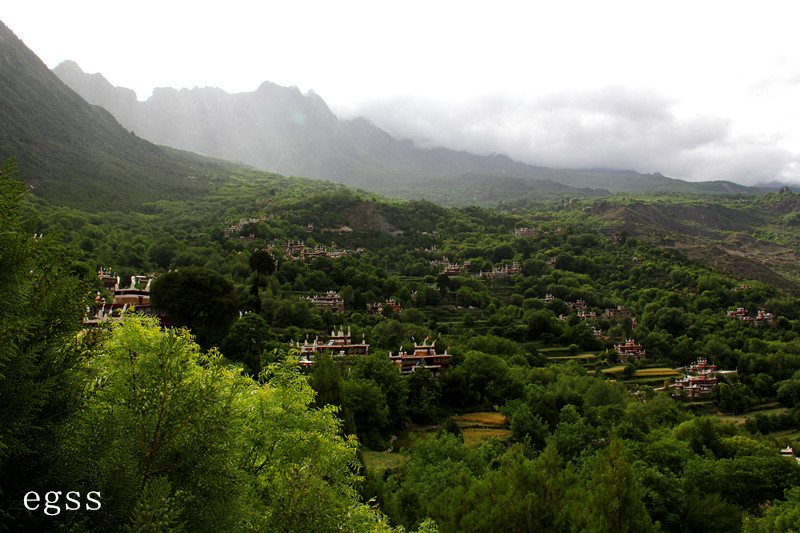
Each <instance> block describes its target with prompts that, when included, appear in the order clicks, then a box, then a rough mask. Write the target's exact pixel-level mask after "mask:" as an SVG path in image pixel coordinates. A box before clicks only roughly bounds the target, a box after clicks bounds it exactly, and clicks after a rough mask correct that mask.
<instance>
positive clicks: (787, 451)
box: [780, 446, 800, 465]
mask: <svg viewBox="0 0 800 533" xmlns="http://www.w3.org/2000/svg"><path fill="white" fill-rule="evenodd" d="M780 453H781V457H786V458H788V459H794V460H795V461H796V462H797V464H799V465H800V457H795V456H794V450H793V449H792V447H791V446H787V447H786V448H781V452H780Z"/></svg>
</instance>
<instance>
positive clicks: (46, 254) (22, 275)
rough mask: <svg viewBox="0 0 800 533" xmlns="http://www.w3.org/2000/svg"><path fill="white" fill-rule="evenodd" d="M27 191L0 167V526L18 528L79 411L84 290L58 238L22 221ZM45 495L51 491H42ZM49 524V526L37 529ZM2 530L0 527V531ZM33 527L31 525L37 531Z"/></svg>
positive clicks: (12, 168) (8, 166) (11, 167)
mask: <svg viewBox="0 0 800 533" xmlns="http://www.w3.org/2000/svg"><path fill="white" fill-rule="evenodd" d="M24 194H25V187H24V185H23V184H22V183H20V182H19V181H17V180H16V165H15V163H14V161H13V160H9V161H6V162H4V163H3V164H2V166H0V472H2V475H0V524H3V523H5V524H8V525H9V526H10V527H16V526H14V524H18V522H16V521H15V520H25V519H26V517H23V516H21V515H20V514H18V513H19V509H20V502H22V498H23V495H24V494H25V493H26V492H28V491H30V490H37V489H40V488H43V486H42V484H45V485H46V483H47V480H46V479H45V478H46V477H47V474H48V473H52V474H53V475H55V469H56V468H58V467H59V465H58V464H57V463H56V462H55V460H54V454H53V449H54V447H55V446H57V445H58V444H59V443H60V442H61V440H62V438H63V432H62V424H63V422H64V420H65V419H67V418H68V416H69V415H70V414H71V413H72V412H73V411H74V410H75V409H76V408H77V405H76V402H75V401H74V398H75V397H76V396H78V394H79V391H80V389H81V388H82V387H83V383H82V382H81V381H80V380H79V379H78V376H76V374H75V373H74V372H73V368H74V367H75V366H76V365H77V364H78V362H79V360H80V358H81V355H82V353H81V351H82V349H81V347H80V346H79V345H78V343H76V333H77V332H78V329H79V328H80V324H81V317H82V316H83V313H84V306H85V305H86V303H87V298H86V295H87V293H88V286H87V285H85V284H83V283H82V282H81V281H80V280H79V279H77V278H76V277H75V276H74V275H73V273H72V272H71V270H72V266H73V265H72V263H71V260H70V259H69V258H68V256H67V255H66V253H65V250H64V248H63V246H62V245H61V243H60V238H59V236H57V235H53V236H46V237H41V238H35V237H34V236H33V230H32V229H30V228H26V227H25V226H24V224H23V223H22V221H21V219H20V213H21V206H22V201H23V197H24ZM46 490H49V489H46ZM42 527H43V528H44V527H47V526H42ZM0 528H1V527H0ZM34 529H36V528H34Z"/></svg>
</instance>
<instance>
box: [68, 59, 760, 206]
mask: <svg viewBox="0 0 800 533" xmlns="http://www.w3.org/2000/svg"><path fill="white" fill-rule="evenodd" d="M53 71H54V73H55V74H56V75H57V76H58V77H59V78H60V79H61V80H62V81H63V82H64V83H65V84H67V85H68V86H70V87H71V88H72V89H73V90H75V91H76V92H77V93H78V94H80V95H81V96H83V97H84V98H85V99H86V100H87V101H89V102H90V103H93V104H96V105H99V106H102V107H104V108H106V109H108V110H109V111H110V112H111V113H112V114H113V115H114V116H115V117H116V118H117V119H118V120H119V121H120V123H122V124H123V125H124V126H125V127H126V128H127V129H130V130H131V131H133V132H135V133H136V134H137V135H139V136H141V137H143V138H145V139H148V140H150V141H152V142H154V143H156V144H164V145H168V146H173V147H176V148H180V149H183V150H188V151H192V152H197V153H200V154H205V155H211V156H215V157H220V158H224V159H229V160H232V161H238V162H242V163H246V164H249V165H253V166H255V167H257V168H260V169H264V170H268V171H271V172H277V173H280V174H284V175H296V176H307V177H314V178H320V179H326V180H331V181H335V182H338V183H344V184H347V185H352V186H359V187H364V188H368V189H372V190H377V191H379V192H384V193H387V194H393V195H398V192H402V191H406V192H407V193H408V194H407V195H408V196H417V197H418V196H420V195H425V190H426V189H427V190H430V188H431V187H435V188H437V189H438V190H441V189H442V188H444V189H447V188H452V187H453V186H458V182H459V180H462V179H464V178H465V177H467V178H468V177H469V176H474V175H480V176H483V177H484V178H489V177H494V178H495V179H496V180H499V181H498V182H502V181H504V180H508V179H509V178H514V179H516V178H523V179H526V180H528V181H527V187H526V190H527V192H532V191H540V190H542V191H552V190H553V188H552V186H551V184H552V183H553V182H555V183H559V184H563V185H566V186H568V187H572V188H577V189H590V190H601V191H603V192H608V191H610V192H619V191H652V190H663V191H683V192H709V193H713V192H719V193H748V192H749V193H753V192H758V190H757V189H754V188H750V187H745V186H741V185H738V184H735V183H731V182H686V181H683V180H677V179H672V178H668V177H664V176H662V175H660V174H640V173H637V172H633V171H614V170H606V169H600V170H563V169H550V168H545V167H537V166H531V165H526V164H523V163H520V162H517V161H514V160H512V159H510V158H509V157H507V156H504V155H491V156H480V155H474V154H470V153H467V152H463V151H456V150H450V149H447V148H444V147H434V148H420V147H418V146H417V145H416V144H415V143H414V142H413V141H410V140H400V139H396V138H395V137H393V136H392V135H390V134H389V133H387V132H386V131H384V130H382V129H380V128H378V127H377V126H375V125H374V124H372V123H371V122H370V121H369V120H367V119H365V118H356V119H353V120H340V119H338V118H337V117H336V116H335V115H334V114H333V113H332V112H331V110H330V109H329V108H328V106H327V104H326V103H325V102H324V101H323V99H322V98H321V97H320V96H319V95H317V94H315V93H313V92H309V93H307V94H302V93H301V92H300V91H299V89H297V88H296V87H280V86H278V85H275V84H273V83H270V82H264V83H263V84H262V85H261V86H260V87H259V88H258V89H257V90H255V91H253V92H244V93H236V94H228V93H226V92H225V91H223V90H221V89H217V88H194V89H191V90H188V89H182V90H176V89H172V88H159V89H156V90H155V91H154V92H153V94H152V96H151V97H150V98H149V99H148V100H146V101H144V102H140V101H138V100H137V99H136V96H135V93H134V92H133V91H131V90H129V89H125V88H120V87H114V86H113V85H112V84H111V83H109V82H108V81H107V80H106V79H105V78H103V77H102V76H101V75H100V74H86V73H84V72H83V71H82V70H81V69H80V67H79V66H78V65H77V64H76V63H75V62H72V61H66V62H64V63H62V64H60V65H58V66H57V67H56V68H55V69H54V70H53ZM483 181H484V182H486V183H487V184H490V183H491V180H490V179H484V180H483ZM473 185H474V183H473ZM506 185H508V186H509V187H510V188H511V189H519V185H518V184H516V183H511V184H506ZM489 187H491V185H489ZM584 192H587V191H584ZM573 194H582V193H580V192H578V191H573ZM399 195H400V196H402V194H399ZM478 196H481V194H478ZM500 199H502V198H500Z"/></svg>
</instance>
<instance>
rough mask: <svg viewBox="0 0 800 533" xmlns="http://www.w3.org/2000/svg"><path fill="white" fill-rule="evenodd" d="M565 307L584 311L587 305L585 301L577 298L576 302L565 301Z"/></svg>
mask: <svg viewBox="0 0 800 533" xmlns="http://www.w3.org/2000/svg"><path fill="white" fill-rule="evenodd" d="M567 307H569V308H570V309H572V310H578V311H585V310H586V307H587V306H586V302H585V301H583V300H581V299H579V300H578V301H576V302H567Z"/></svg>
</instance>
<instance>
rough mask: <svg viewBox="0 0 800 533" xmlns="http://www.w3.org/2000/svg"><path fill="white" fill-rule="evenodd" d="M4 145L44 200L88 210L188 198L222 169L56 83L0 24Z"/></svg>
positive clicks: (4, 153)
mask: <svg viewBox="0 0 800 533" xmlns="http://www.w3.org/2000/svg"><path fill="white" fill-rule="evenodd" d="M0 124H2V125H3V127H2V128H0V147H2V153H0V157H2V158H3V159H5V158H8V157H12V156H13V157H16V159H17V165H18V168H19V177H20V179H22V180H23V181H24V182H25V183H26V184H27V185H28V187H29V188H30V189H33V190H34V191H35V193H36V194H37V195H38V196H40V197H42V198H45V199H49V200H54V201H58V202H59V203H60V204H62V205H71V206H81V207H83V208H84V209H87V208H88V209H91V208H92V207H93V206H94V207H95V208H100V207H101V206H105V207H106V208H107V207H109V206H111V205H113V206H115V207H116V208H118V209H126V208H128V207H129V206H130V205H132V204H135V203H137V202H145V201H154V200H158V199H161V198H184V197H187V196H191V195H193V194H199V193H201V192H203V191H204V190H206V188H207V183H208V178H207V177H206V176H205V174H209V175H210V174H214V173H216V172H217V170H218V169H219V168H220V164H219V163H217V162H213V161H210V160H203V159H201V158H200V157H198V156H196V155H194V154H188V153H181V152H178V151H177V150H174V149H171V148H165V147H160V146H156V145H155V144H153V143H151V142H149V141H146V140H144V139H141V138H140V137H138V136H137V135H135V134H134V133H132V132H130V131H128V130H127V129H125V128H123V127H122V126H121V125H120V123H119V122H118V121H117V120H116V119H115V118H114V117H113V116H112V115H111V113H109V112H108V111H106V110H105V109H104V108H102V107H100V106H95V105H90V104H89V103H87V102H86V100H84V99H83V98H82V97H81V96H79V95H78V94H77V93H75V92H74V91H73V90H72V89H70V88H69V87H67V86H66V85H65V84H64V83H63V82H61V80H59V79H58V77H56V76H55V75H54V74H53V73H52V72H51V71H50V70H49V69H48V68H47V66H46V65H45V64H44V63H42V61H41V60H40V59H39V58H38V57H36V55H35V54H34V53H33V52H32V51H30V50H29V49H28V48H27V47H26V46H25V45H24V44H23V43H22V42H21V41H20V40H19V39H18V38H17V37H16V36H15V35H14V33H13V32H12V31H11V30H10V29H9V28H8V27H6V26H5V25H4V24H3V23H2V22H0Z"/></svg>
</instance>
